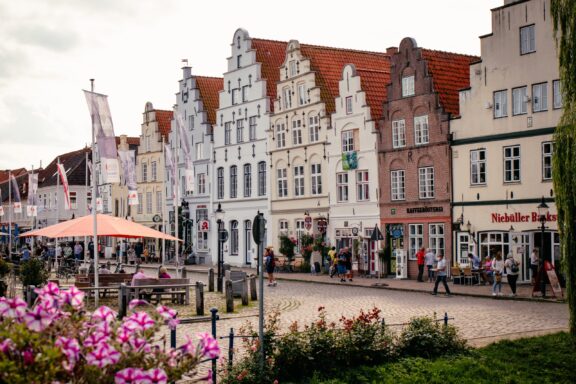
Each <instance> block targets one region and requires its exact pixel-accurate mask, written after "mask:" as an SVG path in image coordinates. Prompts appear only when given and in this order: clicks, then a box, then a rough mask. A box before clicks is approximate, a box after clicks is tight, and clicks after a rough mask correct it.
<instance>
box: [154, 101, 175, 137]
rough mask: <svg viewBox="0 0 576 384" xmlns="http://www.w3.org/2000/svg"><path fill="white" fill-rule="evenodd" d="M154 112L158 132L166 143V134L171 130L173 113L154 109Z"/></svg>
mask: <svg viewBox="0 0 576 384" xmlns="http://www.w3.org/2000/svg"><path fill="white" fill-rule="evenodd" d="M154 112H155V113H156V121H157V122H158V131H159V132H160V134H161V135H162V137H163V138H164V140H165V141H166V142H168V134H169V133H170V129H171V122H172V116H173V112H172V111H165V110H162V109H155V110H154Z"/></svg>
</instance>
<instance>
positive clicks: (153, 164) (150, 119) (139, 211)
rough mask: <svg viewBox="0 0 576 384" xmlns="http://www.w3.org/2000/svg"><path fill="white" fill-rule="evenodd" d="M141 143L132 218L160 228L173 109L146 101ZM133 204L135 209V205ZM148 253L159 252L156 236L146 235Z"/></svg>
mask: <svg viewBox="0 0 576 384" xmlns="http://www.w3.org/2000/svg"><path fill="white" fill-rule="evenodd" d="M142 117H143V121H142V125H141V129H142V134H141V135H140V145H139V147H138V156H137V157H136V182H137V184H138V205H137V206H135V207H132V210H131V216H132V217H133V219H134V221H135V222H137V223H140V224H143V225H146V226H148V227H151V228H154V229H157V230H159V229H161V228H162V215H163V211H164V209H163V207H164V204H163V201H164V198H163V194H164V171H165V166H164V156H163V155H164V154H163V148H162V146H163V143H166V142H168V135H169V133H170V127H171V121H172V111H167V110H160V109H155V108H154V106H153V105H152V103H150V102H147V103H146V106H145V108H144V113H143V114H142ZM134 208H135V209H134ZM145 242H146V243H145V246H147V247H148V251H149V252H150V253H156V252H158V246H159V242H158V240H157V239H145Z"/></svg>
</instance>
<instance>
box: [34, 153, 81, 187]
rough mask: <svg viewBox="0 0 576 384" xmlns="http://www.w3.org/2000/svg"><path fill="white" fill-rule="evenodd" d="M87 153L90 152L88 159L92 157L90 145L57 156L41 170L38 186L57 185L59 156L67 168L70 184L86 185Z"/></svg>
mask: <svg viewBox="0 0 576 384" xmlns="http://www.w3.org/2000/svg"><path fill="white" fill-rule="evenodd" d="M86 153H88V159H91V158H92V150H91V148H89V147H85V148H82V149H79V150H77V151H73V152H68V153H64V154H62V155H60V156H56V158H55V159H54V160H52V162H51V163H50V164H48V166H47V167H46V168H44V169H43V170H42V171H41V172H40V175H39V176H38V187H44V186H49V185H56V183H57V182H56V164H57V163H58V158H60V163H61V164H64V168H65V169H66V172H67V178H68V184H70V185H85V184H86Z"/></svg>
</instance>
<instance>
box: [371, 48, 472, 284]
mask: <svg viewBox="0 0 576 384" xmlns="http://www.w3.org/2000/svg"><path fill="white" fill-rule="evenodd" d="M454 58H457V59H458V60H454ZM444 59H445V60H446V64H447V65H446V68H445V70H446V71H447V72H449V73H448V76H446V73H440V72H441V71H442V69H443V68H444V67H443V66H442V65H441V62H442V60H444ZM462 59H463V60H462ZM471 59H472V58H471V57H470V56H464V55H456V54H451V53H445V52H435V51H427V50H424V49H421V48H418V47H417V46H416V42H415V41H414V40H413V39H411V38H405V39H403V40H402V42H401V43H400V48H399V50H398V52H397V53H395V54H394V55H393V56H392V57H391V73H390V84H389V85H388V100H387V102H385V103H384V111H383V112H384V113H383V119H382V123H381V126H380V141H379V147H378V152H379V168H380V191H381V192H380V215H381V217H382V219H381V222H382V229H383V231H382V232H383V233H384V236H385V237H386V248H387V249H388V251H389V252H390V254H391V252H392V248H396V247H400V248H402V249H403V250H404V252H405V253H406V255H407V256H408V257H407V259H408V277H409V278H415V277H416V275H417V274H418V267H417V265H416V259H415V256H414V254H415V252H416V251H417V249H414V248H417V245H420V244H421V245H422V246H424V247H426V248H429V247H432V248H436V249H438V250H440V251H442V252H443V253H444V254H445V255H447V257H448V259H449V258H450V255H451V254H452V249H451V245H452V224H451V223H452V219H451V208H450V202H451V198H452V191H451V175H450V169H451V165H450V156H451V155H450V147H449V132H450V130H449V128H450V127H449V116H450V113H449V112H447V111H451V112H452V113H454V112H456V111H457V105H456V106H454V105H450V106H445V105H443V103H442V101H444V103H446V100H456V103H457V98H456V99H454V98H450V97H447V95H446V93H452V92H456V88H458V89H460V88H465V87H466V85H465V84H460V83H465V82H467V77H466V80H464V79H462V78H461V76H459V75H460V73H461V72H462V71H466V73H468V63H469V62H470V61H471ZM430 61H434V65H431V63H430ZM455 63H456V64H455ZM455 69H456V70H455ZM411 76H414V92H413V93H411V94H410V95H404V96H403V93H402V87H403V83H402V81H403V80H402V79H403V78H408V77H411ZM435 77H437V78H435ZM449 82H450V83H449ZM408 88H409V86H408V87H407V89H408ZM409 93H410V92H409ZM454 108H455V109H456V111H454ZM456 113H457V112H456ZM421 116H427V117H428V139H427V140H422V141H423V142H424V143H420V144H417V143H416V133H415V122H414V118H415V117H421ZM400 120H404V132H405V143H404V145H398V143H397V144H396V147H394V145H393V122H394V121H400ZM420 168H432V169H433V189H432V191H433V197H425V198H423V197H421V196H420V189H419V186H420V183H419V169H420ZM400 170H403V171H404V196H403V197H402V196H400V197H399V196H398V194H397V195H396V196H395V197H396V200H393V199H392V180H391V175H392V171H400ZM427 171H428V172H430V171H429V170H427ZM423 172H424V170H423ZM428 191H430V189H429V190H428ZM411 225H412V229H413V230H414V231H415V232H416V233H417V234H416V235H414V236H412V235H411V234H410V229H411V227H410V226H411ZM390 226H394V227H395V228H402V229H403V237H402V238H401V239H398V240H397V241H393V240H391V238H390V231H389V229H390V228H391V227H390ZM434 230H436V232H437V234H436V236H431V233H430V232H431V231H434ZM441 230H443V231H442V232H443V234H442V233H441ZM420 231H422V232H421V233H420ZM396 233H398V232H396ZM431 237H435V239H434V240H431ZM420 239H421V240H420ZM411 244H412V246H411ZM391 272H392V273H394V272H395V271H394V270H392V271H391Z"/></svg>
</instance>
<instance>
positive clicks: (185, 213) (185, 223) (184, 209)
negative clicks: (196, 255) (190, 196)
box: [181, 200, 190, 252]
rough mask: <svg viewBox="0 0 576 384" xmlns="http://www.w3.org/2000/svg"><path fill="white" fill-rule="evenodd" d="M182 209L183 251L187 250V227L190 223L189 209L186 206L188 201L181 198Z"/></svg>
mask: <svg viewBox="0 0 576 384" xmlns="http://www.w3.org/2000/svg"><path fill="white" fill-rule="evenodd" d="M181 205H182V211H181V216H182V234H183V236H182V237H183V238H184V252H186V251H187V249H188V227H189V225H190V209H189V206H188V202H187V201H185V200H182V203H181Z"/></svg>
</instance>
